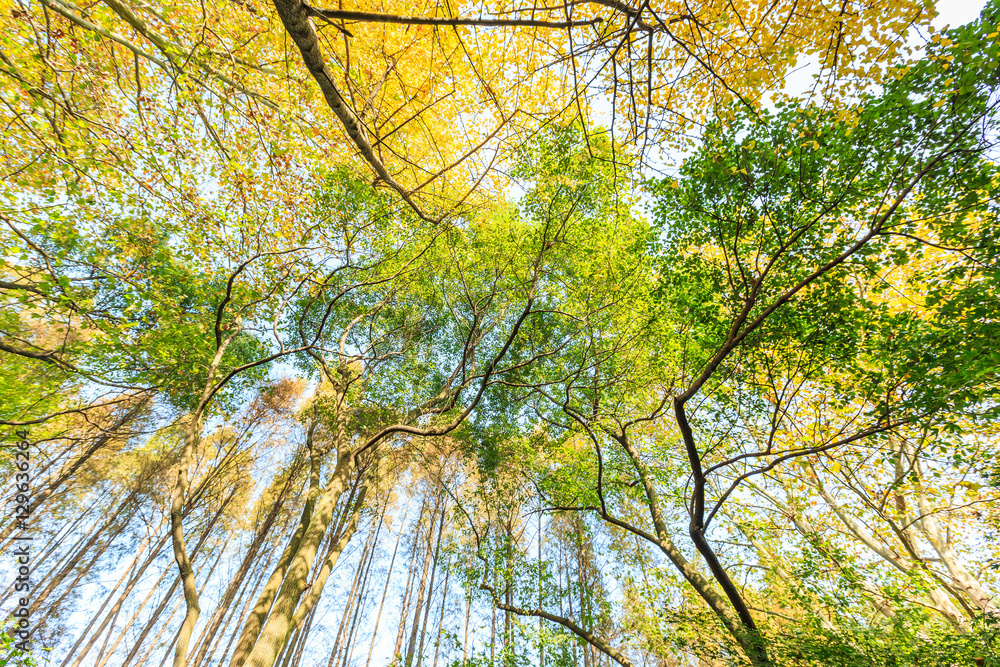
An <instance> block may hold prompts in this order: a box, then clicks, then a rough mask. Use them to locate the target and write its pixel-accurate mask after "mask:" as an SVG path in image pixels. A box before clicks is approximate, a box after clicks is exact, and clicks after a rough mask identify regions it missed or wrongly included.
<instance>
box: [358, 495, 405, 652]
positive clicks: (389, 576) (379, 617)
mask: <svg viewBox="0 0 1000 667" xmlns="http://www.w3.org/2000/svg"><path fill="white" fill-rule="evenodd" d="M411 500H413V495H412V494H410V495H409V496H408V497H407V498H406V507H405V508H404V509H403V518H402V519H400V521H399V534H398V535H397V536H396V545H395V546H394V547H393V548H392V558H390V559H389V571H388V573H386V575H385V586H384V587H383V588H382V601H381V602H379V605H378V613H377V614H376V615H375V626H374V627H373V628H372V641H371V644H369V645H368V659H367V660H365V667H369V665H371V662H372V652H373V651H374V650H375V638H376V637H377V636H378V624H379V622H380V621H381V620H382V609H383V608H384V607H385V597H386V595H387V594H388V593H389V581H390V580H391V579H392V566H393V565H394V564H395V563H396V552H397V551H398V550H399V541H400V540H401V539H402V538H403V526H405V525H406V514H407V512H409V510H410V501H411ZM386 504H388V500H386Z"/></svg>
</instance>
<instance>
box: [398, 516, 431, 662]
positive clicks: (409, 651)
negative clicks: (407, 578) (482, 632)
mask: <svg viewBox="0 0 1000 667" xmlns="http://www.w3.org/2000/svg"><path fill="white" fill-rule="evenodd" d="M438 506H439V505H438V503H437V502H435V505H434V511H433V512H432V513H431V520H430V522H429V524H428V530H427V533H428V534H427V551H426V552H425V553H426V556H425V557H424V567H423V571H422V572H421V574H420V586H419V587H418V588H417V604H416V605H415V610H414V613H413V628H412V629H411V631H410V639H409V641H408V642H407V644H406V657H405V658H404V659H403V665H404V666H405V667H410V665H412V664H413V652H414V651H415V650H416V644H417V632H418V631H419V630H420V612H421V611H423V606H424V593H425V591H426V584H427V570H428V568H429V567H430V562H431V557H430V556H431V540H433V539H434V522H435V520H436V519H437V509H438Z"/></svg>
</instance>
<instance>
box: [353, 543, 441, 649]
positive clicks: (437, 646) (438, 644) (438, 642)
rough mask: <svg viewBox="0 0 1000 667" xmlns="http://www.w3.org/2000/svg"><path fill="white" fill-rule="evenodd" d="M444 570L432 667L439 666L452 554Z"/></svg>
mask: <svg viewBox="0 0 1000 667" xmlns="http://www.w3.org/2000/svg"><path fill="white" fill-rule="evenodd" d="M444 572H445V574H444V591H443V592H442V593H441V616H440V617H439V618H438V630H437V634H436V635H434V662H433V663H431V667H437V664H438V653H440V651H441V630H442V629H443V628H444V610H445V606H446V605H447V604H448V581H449V580H450V579H451V556H449V557H448V560H447V561H446V562H445V570H444ZM345 667H346V666H345Z"/></svg>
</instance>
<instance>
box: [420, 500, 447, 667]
mask: <svg viewBox="0 0 1000 667" xmlns="http://www.w3.org/2000/svg"><path fill="white" fill-rule="evenodd" d="M446 508H447V503H442V506H441V520H440V522H439V523H438V529H437V543H436V544H435V545H434V556H433V559H434V560H433V564H432V565H431V580H430V584H429V585H428V587H427V604H426V605H425V607H424V620H423V622H422V623H421V625H420V640H419V644H418V646H417V667H420V664H421V663H422V662H423V658H424V637H426V636H427V619H428V617H429V616H430V615H431V606H432V602H433V600H434V576H435V575H436V574H437V564H438V557H439V556H440V554H441V538H442V536H443V535H444V518H445V515H446V514H447V512H446ZM418 613H419V612H418Z"/></svg>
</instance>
